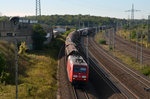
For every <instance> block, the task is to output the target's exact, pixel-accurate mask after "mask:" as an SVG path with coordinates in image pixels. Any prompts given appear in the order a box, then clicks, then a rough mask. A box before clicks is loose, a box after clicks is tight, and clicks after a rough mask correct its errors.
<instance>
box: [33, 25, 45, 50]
mask: <svg viewBox="0 0 150 99" xmlns="http://www.w3.org/2000/svg"><path fill="white" fill-rule="evenodd" d="M32 40H33V48H34V49H35V50H41V49H42V48H43V43H44V41H45V40H46V32H45V31H44V29H43V28H42V26H41V25H40V24H35V25H34V26H33V35H32Z"/></svg>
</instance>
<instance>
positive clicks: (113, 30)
mask: <svg viewBox="0 0 150 99" xmlns="http://www.w3.org/2000/svg"><path fill="white" fill-rule="evenodd" d="M115 32H116V31H115V28H113V50H115V36H116V35H115V34H116V33H115Z"/></svg>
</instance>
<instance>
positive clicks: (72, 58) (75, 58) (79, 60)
mask: <svg viewBox="0 0 150 99" xmlns="http://www.w3.org/2000/svg"><path fill="white" fill-rule="evenodd" d="M69 60H70V62H72V63H73V64H74V65H80V66H81V65H84V66H87V63H86V62H85V60H84V59H83V58H82V57H81V56H73V55H70V56H69Z"/></svg>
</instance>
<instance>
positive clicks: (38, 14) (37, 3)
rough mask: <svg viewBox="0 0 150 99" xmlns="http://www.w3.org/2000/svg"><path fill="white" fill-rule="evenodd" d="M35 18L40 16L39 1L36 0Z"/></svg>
mask: <svg viewBox="0 0 150 99" xmlns="http://www.w3.org/2000/svg"><path fill="white" fill-rule="evenodd" d="M35 10H36V18H37V16H41V1H40V0H36V9H35Z"/></svg>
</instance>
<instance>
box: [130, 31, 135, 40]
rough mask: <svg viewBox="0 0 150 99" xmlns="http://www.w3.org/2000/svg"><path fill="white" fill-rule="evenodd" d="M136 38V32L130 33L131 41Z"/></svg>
mask: <svg viewBox="0 0 150 99" xmlns="http://www.w3.org/2000/svg"><path fill="white" fill-rule="evenodd" d="M135 37H136V31H132V32H131V39H133V38H135Z"/></svg>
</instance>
